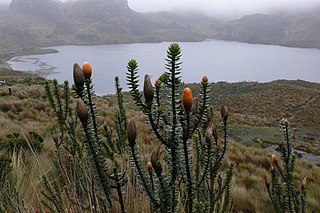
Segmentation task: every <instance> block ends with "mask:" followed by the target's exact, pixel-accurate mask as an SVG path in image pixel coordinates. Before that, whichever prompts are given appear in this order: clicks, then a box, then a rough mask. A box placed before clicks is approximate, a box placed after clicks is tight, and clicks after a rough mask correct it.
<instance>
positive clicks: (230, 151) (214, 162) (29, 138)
mask: <svg viewBox="0 0 320 213" xmlns="http://www.w3.org/2000/svg"><path fill="white" fill-rule="evenodd" d="M168 51H169V52H168V61H167V63H168V64H167V65H168V66H167V67H168V69H167V72H166V73H165V74H164V75H162V76H160V78H159V80H157V81H156V83H155V84H154V86H153V85H152V83H151V80H150V77H149V76H145V82H144V91H143V92H142V93H141V92H140V91H138V90H137V88H138V87H137V84H138V83H139V82H138V81H136V79H137V75H138V73H137V68H138V67H137V63H136V62H135V61H130V62H129V64H128V72H127V77H128V83H129V86H130V88H131V89H130V91H129V92H122V89H121V87H120V86H119V79H118V78H116V79H115V88H116V89H115V90H116V94H115V95H109V96H106V97H97V96H95V95H94V91H93V82H91V78H90V75H91V72H88V71H89V70H87V68H80V67H79V66H78V65H74V78H75V82H74V83H75V85H74V86H73V87H71V88H70V86H69V84H68V82H64V84H62V85H60V84H58V82H57V81H47V82H46V83H45V82H44V79H42V78H39V77H37V76H34V75H30V74H26V73H20V72H14V71H11V70H3V71H1V72H0V77H1V78H2V79H6V82H7V84H6V85H2V86H1V87H0V95H1V99H2V100H5V101H2V102H1V103H0V127H1V128H0V144H1V147H0V149H1V150H0V153H1V156H2V157H1V158H0V172H1V175H0V184H1V190H0V204H1V205H0V209H1V211H11V212H19V211H20V212H26V211H29V212H30V211H31V212H44V211H53V212H70V211H71V212H95V211H96V212H106V211H110V212H124V211H127V212H133V211H135V212H155V211H156V210H158V211H164V210H165V209H169V211H179V212H186V211H187V212H188V211H189V212H190V211H191V210H193V211H197V212H211V211H213V210H214V212H220V211H221V212H222V211H226V212H229V211H230V212H273V211H275V209H277V207H276V206H277V205H278V204H276V205H275V208H274V205H273V204H274V203H276V202H274V200H275V199H274V196H271V199H270V198H269V196H268V190H267V189H266V186H265V182H264V180H263V179H264V178H263V177H264V175H265V174H266V173H268V172H270V166H271V165H274V163H272V161H271V153H270V152H268V150H267V149H264V148H268V147H269V145H270V144H281V142H282V141H281V132H279V131H278V130H277V128H275V127H277V123H278V121H279V117H286V118H288V119H290V121H292V128H291V130H294V128H296V132H295V133H296V134H295V136H294V137H293V138H292V140H291V142H292V144H291V145H290V146H292V147H293V148H298V147H299V148H302V147H304V150H306V151H310V150H312V152H314V153H317V152H318V151H319V135H318V134H317V133H318V131H319V129H320V127H319V123H318V122H317V119H318V118H319V112H318V110H319V109H318V107H314V105H316V103H317V102H318V101H319V96H318V94H319V88H320V86H319V84H316V83H308V82H303V81H275V82H271V83H264V84H260V83H255V82H241V83H234V84H229V83H223V82H219V83H210V84H209V82H208V81H207V80H206V78H203V79H202V82H201V83H200V84H197V85H193V84H192V85H181V83H180V82H181V80H180V78H181V75H180V73H179V72H180V71H179V67H178V66H179V63H180V60H179V55H180V51H179V48H178V46H177V45H172V46H171V47H170V49H169V50H168ZM173 62H175V63H173ZM83 71H85V75H84V76H83ZM93 74H94V73H93ZM44 87H45V89H44ZM183 87H189V88H191V91H192V95H190V91H189V90H188V89H184V88H183ZM8 88H11V90H12V94H9V90H8ZM209 89H210V92H209ZM182 91H183V92H182ZM292 91H293V92H292ZM168 94H169V95H168ZM279 94H281V95H282V96H281V97H282V99H281V102H274V101H277V96H278V95H279ZM181 96H182V98H181ZM209 96H210V98H209ZM190 97H191V98H190ZM192 97H194V98H192ZM262 97H263V98H262ZM196 100H198V101H196ZM209 100H210V101H209ZM268 100H269V101H268ZM295 100H296V101H295ZM260 101H261V102H262V103H260ZM196 103H198V104H196ZM249 103H250V104H249ZM279 103H281V104H279ZM221 105H228V107H229V111H227V109H226V108H225V107H224V108H222V111H220V109H221ZM196 106H197V107H196ZM209 106H212V107H209ZM310 109H312V110H310ZM221 114H222V115H221ZM227 114H228V117H227V116H226V115H227ZM313 116H315V118H313ZM133 118H134V119H133ZM296 119H299V120H298V121H296ZM309 122H311V123H309ZM229 123H230V124H229ZM188 126H189V128H188ZM190 127H192V128H190ZM196 127H198V128H196ZM208 127H209V128H208ZM173 128H175V131H172V129H173ZM227 133H228V134H227ZM292 133H294V132H292ZM227 135H229V137H226V136H227ZM38 136H39V137H38ZM177 141H180V142H179V143H177ZM284 142H286V141H284ZM38 145H40V146H38ZM227 145H228V146H227ZM290 149H292V148H290ZM7 150H13V151H10V152H8V151H7ZM273 153H275V152H273ZM285 153H286V154H287V156H288V153H290V157H289V158H290V159H291V160H292V159H293V157H292V156H293V155H291V153H292V152H286V151H285ZM276 155H277V156H279V155H278V154H276ZM285 158H286V155H285V156H284V157H283V158H280V157H279V158H278V159H279V161H278V162H279V169H278V168H277V169H278V170H279V171H280V170H281V172H282V173H283V175H284V176H285V177H286V176H287V177H288V178H285V180H284V182H286V181H287V182H288V183H290V190H289V191H290V193H291V195H289V194H285V193H286V192H287V188H286V187H285V186H283V187H284V188H282V189H281V190H282V191H281V192H282V194H283V195H284V196H285V197H286V198H285V200H281V202H282V203H280V204H279V205H284V202H283V201H286V202H285V203H288V202H287V201H288V199H289V198H288V196H290V199H291V198H293V197H294V196H296V194H294V195H292V192H293V191H295V192H296V191H297V189H299V188H300V186H301V180H304V178H305V177H306V178H307V184H306V183H305V182H303V190H300V195H302V197H301V196H300V197H301V198H303V196H304V195H305V194H304V193H305V190H306V191H307V199H306V200H305V199H301V201H302V202H301V204H300V207H301V208H302V206H303V205H304V204H303V203H304V201H306V203H305V204H306V205H305V206H306V212H312V211H314V212H317V211H320V205H319V203H320V196H319V190H318V189H319V187H320V181H319V180H320V164H319V163H312V162H308V161H305V160H304V159H303V158H302V159H298V158H294V159H295V162H294V165H295V166H293V165H291V162H292V161H290V165H289V167H288V168H289V169H291V170H292V169H293V168H294V172H290V171H289V172H287V170H286V164H283V165H282V164H280V160H282V159H283V160H285ZM172 159H176V160H172ZM148 162H151V166H152V168H150V166H148V168H147V165H148ZM231 168H232V176H231ZM278 170H276V175H281V174H280V173H278ZM177 171H178V172H177ZM272 172H274V171H273V170H271V177H272V174H273V173H272ZM288 174H290V175H288ZM173 177H175V178H173ZM231 177H232V179H231ZM268 177H269V176H268ZM289 177H290V180H289ZM279 179H280V178H279ZM267 180H268V179H267ZM271 180H272V178H271ZM274 180H276V179H274ZM271 182H274V183H276V181H273V180H272V181H271ZM279 183H280V182H279ZM281 183H282V182H281ZM287 185H288V184H287ZM274 186H276V184H275V185H270V190H271V192H272V187H273V188H275V187H274ZM288 186H289V185H288ZM293 189H294V190H293ZM273 191H274V192H275V193H278V194H279V191H277V190H273ZM228 204H229V205H228ZM302 204H303V205H302ZM293 205H294V204H292V206H293ZM288 208H290V207H288Z"/></svg>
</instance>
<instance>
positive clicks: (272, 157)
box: [271, 154, 278, 165]
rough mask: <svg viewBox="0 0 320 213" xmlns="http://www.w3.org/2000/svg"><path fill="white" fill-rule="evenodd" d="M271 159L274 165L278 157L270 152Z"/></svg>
mask: <svg viewBox="0 0 320 213" xmlns="http://www.w3.org/2000/svg"><path fill="white" fill-rule="evenodd" d="M271 160H272V163H273V164H274V165H276V164H277V163H278V158H277V156H276V155H275V154H272V156H271Z"/></svg>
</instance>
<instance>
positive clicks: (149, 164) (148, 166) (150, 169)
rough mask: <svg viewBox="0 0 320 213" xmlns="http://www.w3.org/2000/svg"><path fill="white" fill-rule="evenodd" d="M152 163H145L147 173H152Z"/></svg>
mask: <svg viewBox="0 0 320 213" xmlns="http://www.w3.org/2000/svg"><path fill="white" fill-rule="evenodd" d="M152 168H153V167H152V163H151V162H150V161H149V162H148V163H147V169H148V171H152Z"/></svg>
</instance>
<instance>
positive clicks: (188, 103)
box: [182, 87, 192, 113]
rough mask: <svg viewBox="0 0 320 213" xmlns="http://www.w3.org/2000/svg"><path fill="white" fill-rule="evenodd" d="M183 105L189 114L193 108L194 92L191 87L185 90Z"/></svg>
mask: <svg viewBox="0 0 320 213" xmlns="http://www.w3.org/2000/svg"><path fill="white" fill-rule="evenodd" d="M182 104H183V107H184V110H185V111H186V113H189V112H190V109H191V107H192V91H191V89H190V88H189V87H186V88H184V90H183V94H182Z"/></svg>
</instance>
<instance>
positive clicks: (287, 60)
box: [9, 40, 320, 95]
mask: <svg viewBox="0 0 320 213" xmlns="http://www.w3.org/2000/svg"><path fill="white" fill-rule="evenodd" d="M179 44H180V46H181V49H182V57H181V60H182V62H183V63H182V80H183V81H184V82H200V80H201V78H202V76H203V75H207V76H208V77H209V81H211V82H217V81H227V82H239V81H258V82H269V81H272V80H277V79H289V80H296V79H301V80H306V81H311V82H320V50H319V49H302V48H289V47H281V46H274V45H258V44H247V43H239V42H230V41H218V40H212V41H204V42H180V43H179ZM169 45H170V43H167V42H163V43H152V44H150V43H144V44H142V43H141V44H140V43H138V44H116V45H97V46H55V47H50V48H54V49H56V50H58V51H59V52H58V53H53V54H46V55H31V56H19V57H15V58H13V59H11V60H10V61H9V63H10V64H11V66H12V68H13V69H15V70H22V71H34V72H36V73H38V74H40V75H42V76H44V77H46V78H48V79H53V78H56V79H58V80H59V82H60V83H63V81H64V80H69V82H72V83H73V80H72V76H73V71H72V67H73V63H78V64H80V65H81V64H82V63H83V62H85V61H88V62H90V63H91V65H92V68H93V82H94V84H95V90H96V93H97V94H100V95H102V94H106V93H114V91H115V89H114V78H115V76H119V78H120V82H121V85H122V86H123V87H124V89H127V87H126V82H125V73H126V65H127V62H128V61H129V60H130V59H136V60H137V61H138V63H139V76H140V79H141V80H142V77H143V76H144V75H145V74H149V75H151V76H152V81H153V82H154V81H155V80H156V79H157V78H158V76H160V75H161V74H162V73H163V72H164V71H165V69H164V65H165V63H166V61H165V58H166V50H167V47H168V46H169ZM141 84H142V82H141V83H140V85H141Z"/></svg>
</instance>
